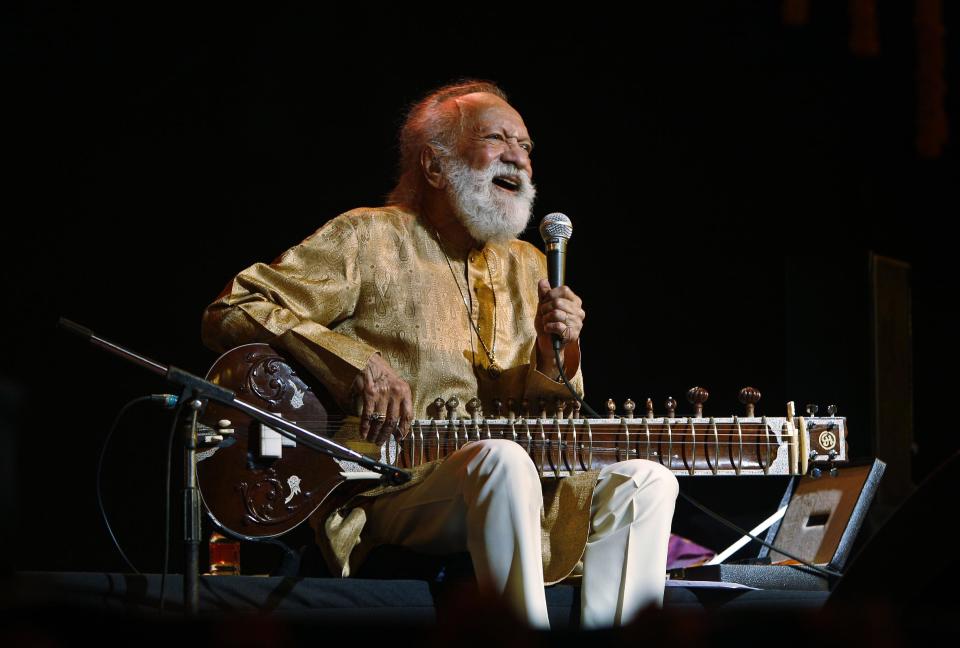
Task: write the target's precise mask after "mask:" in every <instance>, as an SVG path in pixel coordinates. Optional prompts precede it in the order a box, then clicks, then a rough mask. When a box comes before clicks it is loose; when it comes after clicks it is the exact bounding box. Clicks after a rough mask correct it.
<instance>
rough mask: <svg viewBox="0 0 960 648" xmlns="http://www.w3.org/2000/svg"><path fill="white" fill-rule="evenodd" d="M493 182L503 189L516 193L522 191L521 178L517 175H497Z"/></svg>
mask: <svg viewBox="0 0 960 648" xmlns="http://www.w3.org/2000/svg"><path fill="white" fill-rule="evenodd" d="M493 184H495V185H497V186H498V187H500V188H501V189H505V190H506V191H510V192H512V193H516V192H518V191H520V186H521V185H520V180H519V179H518V178H517V177H516V176H497V177H496V178H494V179H493Z"/></svg>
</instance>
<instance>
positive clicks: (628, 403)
mask: <svg viewBox="0 0 960 648" xmlns="http://www.w3.org/2000/svg"><path fill="white" fill-rule="evenodd" d="M635 409H637V404H636V403H634V402H633V400H632V399H630V398H628V399H627V400H625V401H624V402H623V411H624V413H625V417H624V418H628V419H632V418H633V410H635Z"/></svg>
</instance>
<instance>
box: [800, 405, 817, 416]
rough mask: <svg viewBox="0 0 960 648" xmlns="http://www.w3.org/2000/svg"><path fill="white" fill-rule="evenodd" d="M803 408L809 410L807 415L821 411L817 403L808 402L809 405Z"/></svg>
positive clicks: (814, 414)
mask: <svg viewBox="0 0 960 648" xmlns="http://www.w3.org/2000/svg"><path fill="white" fill-rule="evenodd" d="M803 409H804V410H805V411H806V412H807V416H816V415H817V412H819V411H820V407H819V406H818V405H817V404H816V403H807V406H806V407H805V408H803Z"/></svg>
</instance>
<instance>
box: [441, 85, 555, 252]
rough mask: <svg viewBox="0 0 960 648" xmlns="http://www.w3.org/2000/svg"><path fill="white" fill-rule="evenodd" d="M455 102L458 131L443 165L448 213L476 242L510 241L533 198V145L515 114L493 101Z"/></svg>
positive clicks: (477, 97) (468, 98) (483, 96)
mask: <svg viewBox="0 0 960 648" xmlns="http://www.w3.org/2000/svg"><path fill="white" fill-rule="evenodd" d="M456 101H457V102H458V103H459V110H461V111H462V115H463V121H462V126H463V128H462V132H461V134H460V138H459V140H458V141H457V143H456V146H455V149H454V151H453V155H452V156H450V157H447V158H445V159H444V165H443V166H444V175H445V176H446V178H447V180H448V183H447V184H448V186H447V194H448V196H449V198H450V200H451V203H452V206H453V208H454V211H455V212H456V213H457V215H458V216H459V218H460V220H461V222H462V223H463V225H464V227H466V229H467V231H469V232H470V234H471V235H472V236H473V238H474V239H476V240H478V241H481V242H484V241H492V240H506V239H510V238H514V237H515V236H517V235H518V234H519V233H520V232H522V231H523V229H524V228H525V227H526V225H527V222H528V221H529V220H530V209H531V207H532V206H533V199H534V196H535V195H536V189H535V188H534V186H533V183H532V182H531V178H532V176H533V166H532V164H531V162H530V152H531V150H532V149H533V142H532V141H531V140H530V136H529V135H528V134H527V128H526V126H525V125H524V123H523V119H522V118H521V117H520V114H519V113H517V111H516V110H514V109H513V108H512V107H510V105H509V104H508V103H507V102H505V101H503V100H502V99H500V98H499V97H497V96H495V95H492V94H488V93H474V94H469V95H465V96H463V97H459V98H458V99H457V100H456ZM454 109H457V107H454Z"/></svg>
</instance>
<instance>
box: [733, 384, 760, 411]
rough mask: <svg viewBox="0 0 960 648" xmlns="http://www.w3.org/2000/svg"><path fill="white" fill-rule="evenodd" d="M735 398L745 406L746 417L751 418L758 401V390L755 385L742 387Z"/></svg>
mask: <svg viewBox="0 0 960 648" xmlns="http://www.w3.org/2000/svg"><path fill="white" fill-rule="evenodd" d="M737 400H739V401H740V402H741V403H743V404H744V406H745V407H746V408H747V412H746V416H747V418H752V417H753V416H754V410H755V408H756V405H757V403H759V402H760V390H759V389H756V388H755V387H744V388H743V389H741V390H740V393H739V394H738V395H737Z"/></svg>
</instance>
